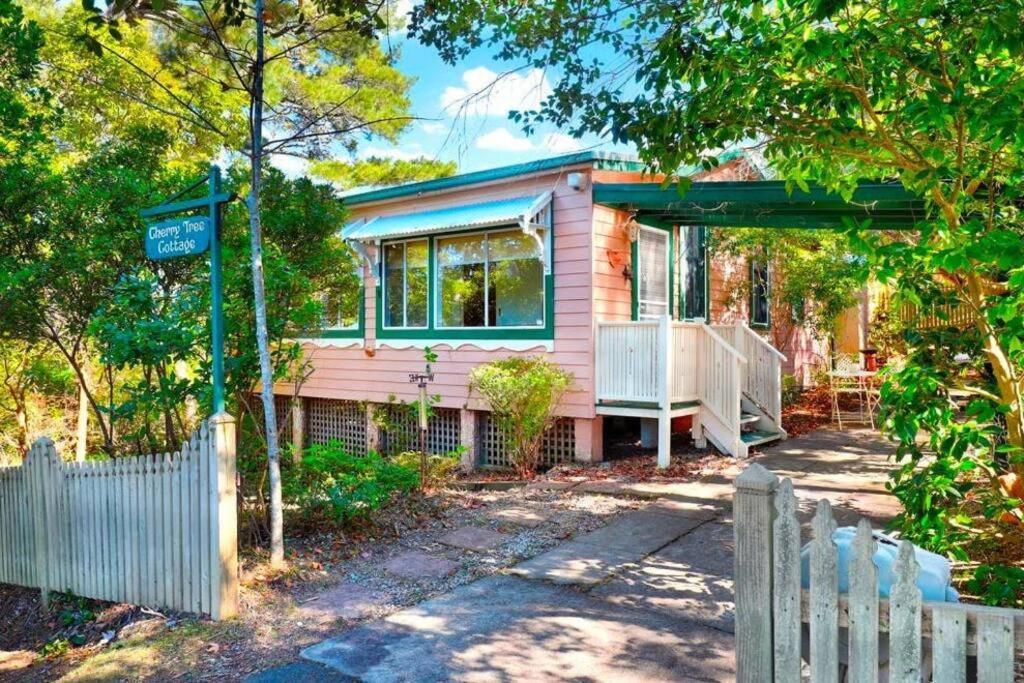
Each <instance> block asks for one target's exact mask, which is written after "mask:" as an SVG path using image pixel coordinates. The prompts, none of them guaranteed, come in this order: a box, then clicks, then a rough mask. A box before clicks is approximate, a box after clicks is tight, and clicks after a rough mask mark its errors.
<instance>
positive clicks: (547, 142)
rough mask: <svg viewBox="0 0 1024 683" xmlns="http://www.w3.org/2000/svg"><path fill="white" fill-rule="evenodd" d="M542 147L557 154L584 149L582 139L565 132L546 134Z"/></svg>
mask: <svg viewBox="0 0 1024 683" xmlns="http://www.w3.org/2000/svg"><path fill="white" fill-rule="evenodd" d="M541 148H542V149H545V150H547V151H549V152H553V153H555V154H566V153H568V152H578V151H579V150H581V149H583V146H582V145H581V144H580V141H579V140H577V139H576V138H574V137H572V136H571V135H566V134H565V133H548V134H547V135H545V136H544V141H543V142H542V143H541Z"/></svg>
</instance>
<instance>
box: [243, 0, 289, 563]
mask: <svg viewBox="0 0 1024 683" xmlns="http://www.w3.org/2000/svg"><path fill="white" fill-rule="evenodd" d="M255 11H256V60H255V64H254V65H253V79H252V112H251V116H252V120H251V129H252V156H251V163H252V183H251V186H250V188H249V198H248V205H249V241H250V248H251V251H252V288H253V306H254V308H255V311H256V346H257V349H258V351H259V357H260V380H261V385H262V386H261V392H260V396H261V398H262V399H263V419H264V424H265V425H266V430H267V471H268V474H269V479H270V563H271V565H275V566H279V565H282V564H284V512H283V508H284V504H283V501H282V499H281V462H280V458H279V453H278V443H277V416H276V415H275V413H274V372H273V367H272V366H271V361H270V341H269V334H268V332H267V299H266V293H265V291H264V286H263V240H262V234H261V233H262V225H261V222H260V183H261V181H262V171H263V169H262V164H263V68H264V54H263V28H264V22H265V17H264V16H263V14H264V13H263V0H256V2H255Z"/></svg>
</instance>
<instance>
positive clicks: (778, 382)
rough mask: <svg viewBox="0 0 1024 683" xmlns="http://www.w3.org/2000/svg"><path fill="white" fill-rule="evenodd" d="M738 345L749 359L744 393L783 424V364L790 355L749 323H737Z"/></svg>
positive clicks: (773, 418)
mask: <svg viewBox="0 0 1024 683" xmlns="http://www.w3.org/2000/svg"><path fill="white" fill-rule="evenodd" d="M736 348H737V349H738V350H739V352H740V353H742V354H743V355H744V357H745V358H746V359H747V360H748V361H749V363H748V365H747V367H746V374H745V375H744V377H743V392H744V393H745V394H746V395H747V396H748V397H749V398H750V400H752V401H753V402H754V403H756V404H757V405H758V407H760V408H761V410H763V411H764V412H765V413H767V414H768V417H770V418H771V419H772V421H773V422H775V424H776V425H777V426H779V427H781V426H782V364H783V363H784V362H786V357H785V356H784V355H783V354H782V353H781V352H780V351H779V350H778V349H776V348H775V347H774V346H772V345H771V344H769V343H768V342H767V341H765V340H764V338H763V337H761V335H759V334H758V333H756V332H754V331H753V330H752V329H750V328H749V327H747V325H746V324H745V323H737V325H736Z"/></svg>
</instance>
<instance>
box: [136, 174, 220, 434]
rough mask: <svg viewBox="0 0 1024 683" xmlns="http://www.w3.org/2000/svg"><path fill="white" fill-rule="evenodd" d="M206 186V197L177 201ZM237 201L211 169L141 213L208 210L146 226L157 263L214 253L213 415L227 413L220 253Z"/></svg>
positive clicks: (150, 252) (148, 245)
mask: <svg viewBox="0 0 1024 683" xmlns="http://www.w3.org/2000/svg"><path fill="white" fill-rule="evenodd" d="M203 183H206V184H207V194H206V196H205V197H198V198H196V199H185V200H181V201H175V200H177V199H178V198H179V197H181V196H183V195H185V194H187V193H189V192H191V191H192V190H194V189H196V188H197V187H199V186H200V185H202V184H203ZM232 199H234V196H233V195H229V194H224V192H223V189H222V188H221V174H220V168H219V167H217V166H216V165H211V166H210V172H209V174H208V175H207V176H206V177H205V178H200V179H199V180H197V181H196V182H194V183H192V184H191V185H189V186H188V187H187V188H185V189H184V190H182V191H181V192H179V193H178V194H176V195H174V196H173V197H171V198H169V199H167V200H166V201H164V202H163V203H162V204H160V205H158V206H154V207H152V208H149V209H143V210H142V211H140V212H139V213H140V214H141V215H142V217H143V218H157V217H160V216H168V215H171V214H176V213H184V212H193V211H196V210H197V209H205V210H206V215H186V216H178V217H177V218H170V219H167V220H162V221H159V222H156V223H151V224H149V225H148V226H146V256H148V257H149V258H151V259H153V260H155V261H162V260H166V259H172V258H177V257H179V256H192V255H194V254H201V253H203V252H205V251H206V250H207V249H209V250H210V304H211V309H212V310H211V312H210V337H211V340H210V342H211V347H212V348H211V358H212V366H213V367H212V370H213V413H214V414H217V413H220V412H223V411H224V279H223V273H222V267H221V252H220V219H221V216H220V206H221V204H225V203H227V202H229V201H231V200H232Z"/></svg>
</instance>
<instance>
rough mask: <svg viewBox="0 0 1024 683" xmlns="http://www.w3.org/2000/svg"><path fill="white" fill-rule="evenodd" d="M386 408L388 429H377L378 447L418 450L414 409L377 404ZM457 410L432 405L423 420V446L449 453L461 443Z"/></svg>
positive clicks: (390, 451)
mask: <svg viewBox="0 0 1024 683" xmlns="http://www.w3.org/2000/svg"><path fill="white" fill-rule="evenodd" d="M378 409H379V410H383V411H386V414H387V416H388V420H387V421H388V422H389V423H390V426H391V428H390V429H382V430H381V432H380V449H381V452H382V453H384V454H386V455H394V454H395V453H401V452H402V451H410V450H412V451H414V450H419V447H420V428H419V422H418V418H417V415H416V412H415V411H414V410H412V409H410V408H409V406H407V405H380V406H378ZM461 429H462V424H461V418H460V417H459V411H458V410H457V409H455V408H434V409H433V415H432V416H431V417H430V419H429V420H428V421H427V450H428V451H430V452H431V453H450V452H451V451H454V450H455V449H456V448H458V447H459V444H461V443H462V439H461V438H460V433H461Z"/></svg>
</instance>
